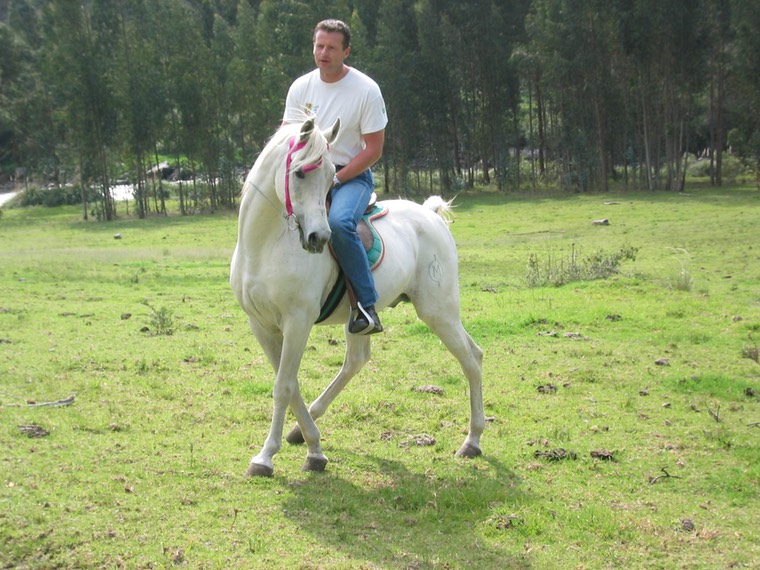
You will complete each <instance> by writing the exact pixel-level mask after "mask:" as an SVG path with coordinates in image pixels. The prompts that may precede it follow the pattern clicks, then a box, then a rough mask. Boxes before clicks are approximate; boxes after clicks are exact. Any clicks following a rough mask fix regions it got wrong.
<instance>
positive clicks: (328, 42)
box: [314, 20, 351, 83]
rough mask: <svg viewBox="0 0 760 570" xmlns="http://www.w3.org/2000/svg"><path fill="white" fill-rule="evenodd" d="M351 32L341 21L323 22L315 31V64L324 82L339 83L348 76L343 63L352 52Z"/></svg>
mask: <svg viewBox="0 0 760 570" xmlns="http://www.w3.org/2000/svg"><path fill="white" fill-rule="evenodd" d="M350 45H351V32H350V31H349V29H348V26H346V24H344V23H343V22H341V21H340V20H322V21H321V22H320V23H319V24H317V27H316V28H315V30H314V62H315V63H316V65H317V67H318V68H319V73H320V76H321V77H322V80H323V81H326V82H328V83H332V82H334V81H339V80H340V79H342V78H343V76H344V75H345V74H346V66H345V65H344V64H343V62H344V61H345V60H346V58H347V57H348V54H349V53H350V52H351V47H350Z"/></svg>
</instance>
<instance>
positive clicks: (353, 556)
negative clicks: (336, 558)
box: [283, 449, 530, 569]
mask: <svg viewBox="0 0 760 570" xmlns="http://www.w3.org/2000/svg"><path fill="white" fill-rule="evenodd" d="M340 453H341V455H342V456H343V457H344V458H345V459H347V460H348V463H349V464H350V465H351V480H348V479H346V478H345V477H343V476H341V475H340V471H346V468H343V467H342V466H341V467H339V468H337V469H336V466H335V465H332V468H331V467H328V471H327V472H326V473H321V474H311V475H310V476H308V478H307V479H305V480H303V481H301V482H298V483H292V484H291V486H292V487H293V488H292V491H293V494H292V496H291V499H289V500H288V501H287V502H286V503H285V504H284V505H283V507H284V509H285V511H286V513H287V516H288V517H289V518H291V519H292V520H293V522H294V523H296V524H297V525H298V527H299V528H300V529H301V530H302V531H305V532H307V533H309V534H310V535H311V536H312V538H313V539H314V540H316V541H317V542H319V543H321V544H323V545H324V546H325V548H326V549H328V550H329V551H333V552H340V553H342V555H343V556H345V557H348V558H349V559H350V560H351V561H352V563H355V564H357V565H361V564H362V563H366V562H371V563H373V564H376V565H378V567H393V568H418V569H422V568H431V569H432V568H515V569H525V568H530V563H529V561H528V559H527V558H526V555H524V554H523V553H522V546H523V541H522V540H520V537H519V535H518V536H513V537H506V536H505V540H504V541H499V542H495V541H490V540H486V539H484V538H483V536H484V531H485V533H486V534H489V531H490V530H491V528H489V526H490V525H491V523H490V520H491V519H492V518H493V517H492V515H493V512H492V509H493V507H494V505H514V504H521V503H524V502H526V501H528V502H529V501H530V499H529V498H528V497H526V495H525V493H524V491H522V490H521V489H520V486H519V485H520V481H519V478H518V477H517V476H516V475H515V474H514V473H513V472H512V471H511V470H509V469H507V468H506V467H505V466H504V465H503V464H501V463H500V462H499V461H497V460H495V459H490V458H479V459H476V460H459V459H454V458H453V457H452V458H450V460H449V459H445V460H444V461H446V462H449V461H450V463H447V464H446V465H444V464H443V462H438V463H437V465H431V467H430V468H423V467H420V469H419V470H418V471H410V470H409V469H408V468H407V467H406V465H405V464H404V463H402V462H400V461H395V460H389V459H384V458H380V457H377V456H373V455H361V456H359V455H355V454H353V455H352V454H351V453H350V452H349V451H347V450H345V449H342V450H341V451H340ZM357 468H358V469H357ZM356 471H358V472H356ZM336 472H338V474H337V475H336ZM357 480H360V481H361V482H360V483H357ZM491 534H492V533H491Z"/></svg>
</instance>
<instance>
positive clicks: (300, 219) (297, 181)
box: [283, 118, 340, 253]
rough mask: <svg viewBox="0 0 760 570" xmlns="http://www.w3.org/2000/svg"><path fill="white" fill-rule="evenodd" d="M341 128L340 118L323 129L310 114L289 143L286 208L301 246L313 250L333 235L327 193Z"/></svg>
mask: <svg viewBox="0 0 760 570" xmlns="http://www.w3.org/2000/svg"><path fill="white" fill-rule="evenodd" d="M339 129H340V119H338V120H337V121H335V124H334V125H333V126H332V127H330V128H329V129H327V130H326V131H324V132H322V131H320V130H319V129H318V128H317V127H316V123H315V119H314V118H310V119H308V120H307V121H305V122H304V123H303V125H301V128H300V130H299V131H298V133H297V134H296V135H294V136H292V137H290V138H289V139H288V141H287V143H286V144H287V146H288V149H287V154H286V159H285V177H284V186H283V193H284V203H285V211H286V213H287V217H288V224H292V225H294V226H295V227H297V228H298V231H299V234H300V238H301V246H303V248H304V249H305V250H306V251H308V252H310V253H321V252H322V250H323V249H324V247H325V244H326V243H327V241H328V240H329V239H330V226H329V225H328V222H327V210H326V197H327V192H328V191H329V190H330V186H331V185H332V178H333V175H334V174H335V166H334V165H333V163H332V160H331V159H330V152H329V144H330V143H331V142H332V141H334V140H335V137H337V136H338V131H339ZM291 227H292V226H291Z"/></svg>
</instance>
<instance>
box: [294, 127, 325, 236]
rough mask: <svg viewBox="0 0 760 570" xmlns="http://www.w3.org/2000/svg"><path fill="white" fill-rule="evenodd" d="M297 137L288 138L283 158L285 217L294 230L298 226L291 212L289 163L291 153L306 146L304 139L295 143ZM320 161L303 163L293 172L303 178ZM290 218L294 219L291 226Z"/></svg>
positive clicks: (320, 162)
mask: <svg viewBox="0 0 760 570" xmlns="http://www.w3.org/2000/svg"><path fill="white" fill-rule="evenodd" d="M297 139H298V137H297V136H295V137H293V138H292V139H290V142H289V143H288V155H287V158H286V159H285V219H286V220H287V221H288V229H290V230H295V229H296V228H297V227H298V220H297V219H296V217H295V214H294V213H293V203H292V202H291V200H290V164H291V163H292V162H293V154H294V153H296V152H298V151H299V150H301V149H302V148H304V147H305V146H306V141H301V142H298V143H296V140H297ZM328 148H329V147H328ZM322 162H323V160H322V159H320V160H319V162H317V163H314V164H305V165H303V166H301V167H300V168H299V169H298V170H296V171H295V173H294V174H295V175H296V176H297V177H298V178H303V177H304V175H305V174H308V173H309V172H313V171H315V170H316V169H317V168H319V167H320V166H322ZM291 220H294V223H293V226H292V227H291Z"/></svg>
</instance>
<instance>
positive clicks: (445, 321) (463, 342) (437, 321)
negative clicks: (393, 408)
mask: <svg viewBox="0 0 760 570" xmlns="http://www.w3.org/2000/svg"><path fill="white" fill-rule="evenodd" d="M415 308H416V309H417V314H418V316H419V317H420V319H422V320H423V321H424V322H425V323H427V325H428V326H429V327H430V328H431V329H432V330H433V332H434V333H435V334H437V335H438V337H439V338H440V339H441V340H442V341H443V344H445V345H446V348H448V349H449V351H450V352H451V353H452V354H453V355H454V356H455V357H456V358H457V360H458V361H459V364H460V365H461V366H462V371H463V372H464V375H465V377H466V378H467V381H468V382H469V385H470V430H469V432H468V434H467V438H466V439H465V440H464V443H463V444H462V446H461V447H460V448H459V450H458V451H457V453H456V454H457V455H458V456H460V457H477V456H478V455H480V454H481V453H482V452H481V450H480V436H481V434H482V433H483V430H484V429H485V426H486V418H485V412H484V410H483V351H482V350H481V349H480V347H479V346H478V345H477V344H475V341H474V340H472V338H471V337H470V335H469V334H467V331H466V330H465V329H464V326H463V325H462V322H461V320H460V319H459V316H458V314H457V313H458V311H457V312H454V313H448V314H445V313H446V311H447V310H448V311H450V310H451V306H449V307H446V308H444V305H440V306H438V307H436V308H435V309H434V310H433V308H432V307H430V308H428V309H429V310H426V308H425V307H415ZM423 311H424V312H423Z"/></svg>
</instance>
